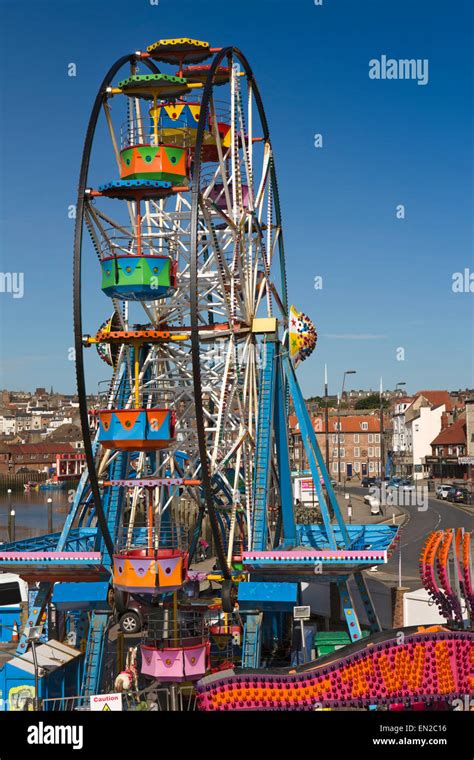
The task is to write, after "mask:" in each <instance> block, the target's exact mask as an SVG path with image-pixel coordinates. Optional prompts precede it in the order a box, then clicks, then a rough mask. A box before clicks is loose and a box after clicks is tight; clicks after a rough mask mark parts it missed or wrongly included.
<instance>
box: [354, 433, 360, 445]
mask: <svg viewBox="0 0 474 760" xmlns="http://www.w3.org/2000/svg"><path fill="white" fill-rule="evenodd" d="M354 443H359V433H354Z"/></svg>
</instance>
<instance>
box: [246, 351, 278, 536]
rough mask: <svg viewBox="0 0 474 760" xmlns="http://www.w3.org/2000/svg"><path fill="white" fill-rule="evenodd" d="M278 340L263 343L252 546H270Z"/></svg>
mask: <svg viewBox="0 0 474 760" xmlns="http://www.w3.org/2000/svg"><path fill="white" fill-rule="evenodd" d="M275 346H276V344H275V342H273V341H268V340H266V341H265V342H264V344H263V356H264V360H263V367H262V373H261V376H260V398H259V404H258V422H257V448H256V455H255V471H254V498H253V502H254V504H253V521H252V522H253V525H252V549H253V550H255V551H264V550H265V549H266V548H267V501H268V482H269V477H270V459H271V446H272V431H273V407H274V401H275V367H276V361H275Z"/></svg>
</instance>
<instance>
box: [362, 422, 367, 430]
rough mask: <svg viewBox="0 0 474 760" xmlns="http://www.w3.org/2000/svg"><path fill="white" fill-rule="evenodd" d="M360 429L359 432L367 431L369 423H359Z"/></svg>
mask: <svg viewBox="0 0 474 760" xmlns="http://www.w3.org/2000/svg"><path fill="white" fill-rule="evenodd" d="M360 429H361V430H368V429H369V423H368V422H361V423H360Z"/></svg>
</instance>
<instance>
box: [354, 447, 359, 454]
mask: <svg viewBox="0 0 474 760" xmlns="http://www.w3.org/2000/svg"><path fill="white" fill-rule="evenodd" d="M354 456H355V457H360V448H359V446H354Z"/></svg>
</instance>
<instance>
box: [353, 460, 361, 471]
mask: <svg viewBox="0 0 474 760" xmlns="http://www.w3.org/2000/svg"><path fill="white" fill-rule="evenodd" d="M354 472H360V462H354Z"/></svg>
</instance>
